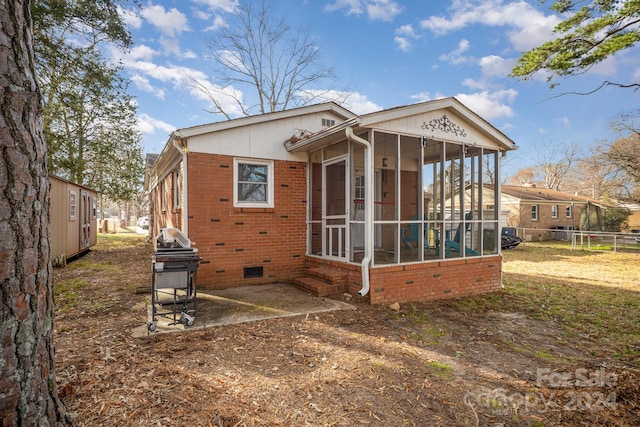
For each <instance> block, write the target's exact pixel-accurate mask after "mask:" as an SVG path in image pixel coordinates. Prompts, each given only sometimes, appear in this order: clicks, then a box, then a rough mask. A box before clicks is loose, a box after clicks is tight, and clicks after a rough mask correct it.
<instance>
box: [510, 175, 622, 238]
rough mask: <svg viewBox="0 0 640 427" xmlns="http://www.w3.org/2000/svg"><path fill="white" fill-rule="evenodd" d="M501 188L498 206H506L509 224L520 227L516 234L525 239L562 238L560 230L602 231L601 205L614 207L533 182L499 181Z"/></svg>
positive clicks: (603, 207)
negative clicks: (530, 183)
mask: <svg viewBox="0 0 640 427" xmlns="http://www.w3.org/2000/svg"><path fill="white" fill-rule="evenodd" d="M501 191H502V193H501V199H502V208H503V209H505V210H509V220H508V222H509V225H510V226H512V227H517V228H518V229H521V230H524V233H523V235H522V236H520V237H523V238H524V239H525V240H548V239H562V240H565V239H567V238H568V233H567V232H566V231H564V232H563V231H562V230H584V231H602V230H603V226H602V212H603V209H608V208H613V207H614V206H612V205H609V204H606V203H602V202H600V201H598V200H594V199H592V198H589V197H584V196H578V195H575V194H568V193H563V192H561V191H555V190H550V189H547V188H538V187H535V186H531V187H520V186H516V185H503V186H502V187H501ZM521 234H522V233H521Z"/></svg>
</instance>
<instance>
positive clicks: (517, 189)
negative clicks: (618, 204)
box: [501, 185, 615, 208]
mask: <svg viewBox="0 0 640 427" xmlns="http://www.w3.org/2000/svg"><path fill="white" fill-rule="evenodd" d="M501 192H502V194H503V195H507V196H510V197H513V198H515V199H518V200H519V201H521V202H543V203H545V202H548V203H554V202H555V203H572V202H573V203H575V202H578V203H591V204H594V205H598V206H602V207H608V208H613V207H615V206H614V205H611V204H608V203H603V202H601V201H599V200H595V199H594V198H589V197H585V196H580V195H577V194H569V193H564V192H562V191H556V190H551V189H549V188H538V187H521V186H518V185H502V186H501Z"/></svg>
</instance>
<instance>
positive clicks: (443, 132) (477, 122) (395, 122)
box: [285, 97, 517, 151]
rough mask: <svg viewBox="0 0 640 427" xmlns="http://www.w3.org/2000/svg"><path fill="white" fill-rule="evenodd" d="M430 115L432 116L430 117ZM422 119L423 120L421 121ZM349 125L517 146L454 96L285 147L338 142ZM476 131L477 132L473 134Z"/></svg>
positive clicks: (353, 121) (352, 121) (355, 121)
mask: <svg viewBox="0 0 640 427" xmlns="http://www.w3.org/2000/svg"><path fill="white" fill-rule="evenodd" d="M435 113H438V114H440V113H446V114H443V115H442V116H441V117H437V116H435V115H434V114H435ZM430 114H431V116H429V115H430ZM448 116H451V117H452V118H454V120H455V121H457V120H461V121H463V122H464V124H466V125H468V126H469V128H470V129H469V131H468V132H467V130H465V128H464V127H461V126H459V125H458V124H457V123H455V122H454V120H451V118H450V117H448ZM425 117H427V120H429V122H428V123H427V122H426V121H423V119H424V118H425ZM421 121H422V123H420V122H421ZM347 127H352V128H353V129H354V132H355V133H356V134H357V133H360V132H362V131H363V130H365V129H375V130H381V131H384V130H386V131H389V132H398V133H403V134H407V135H409V134H412V135H415V136H423V137H427V138H430V139H440V140H455V141H456V142H458V143H470V144H473V145H475V144H476V143H477V140H473V139H472V138H475V137H481V138H483V139H486V140H491V141H492V143H493V144H494V145H495V146H498V147H499V148H500V150H501V151H506V150H513V149H516V148H517V147H516V144H515V143H514V142H513V141H512V140H511V139H509V137H507V136H506V135H505V134H503V133H502V132H501V131H499V130H498V129H496V128H495V127H493V126H492V125H491V124H490V123H489V122H487V121H486V120H484V119H483V118H482V117H480V116H479V115H478V114H476V113H475V112H473V111H472V110H471V109H469V108H468V107H466V106H465V105H464V104H462V103H461V102H460V101H458V100H457V99H456V98H453V97H451V98H442V99H436V100H433V101H426V102H419V103H416V104H411V105H405V106H400V107H393V108H389V109H386V110H381V111H377V112H373V113H368V114H363V115H361V116H356V117H352V118H349V119H347V120H345V121H344V122H342V123H338V124H336V125H335V126H332V127H329V128H326V129H323V130H322V131H320V132H317V133H315V134H312V135H308V136H306V137H305V138H302V139H297V140H295V141H286V142H285V148H286V149H287V150H288V151H310V150H314V149H316V148H319V147H321V146H323V145H329V144H332V143H335V142H338V141H339V140H340V139H341V138H344V130H345V128H347ZM471 128H473V129H471ZM472 133H473V135H471V134H472Z"/></svg>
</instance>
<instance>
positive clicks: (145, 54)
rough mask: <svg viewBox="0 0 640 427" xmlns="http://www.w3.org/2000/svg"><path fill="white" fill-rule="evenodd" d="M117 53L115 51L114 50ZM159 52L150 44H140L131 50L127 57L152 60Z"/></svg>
mask: <svg viewBox="0 0 640 427" xmlns="http://www.w3.org/2000/svg"><path fill="white" fill-rule="evenodd" d="M113 53H115V52H113ZM157 53H158V52H156V51H155V50H153V49H152V48H150V47H149V46H145V45H140V46H135V47H134V48H133V49H131V51H130V52H129V53H128V54H127V57H128V58H129V59H131V60H140V59H142V60H146V61H148V60H151V59H152V58H153V57H154V56H155V55H156V54H157Z"/></svg>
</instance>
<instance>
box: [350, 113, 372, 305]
mask: <svg viewBox="0 0 640 427" xmlns="http://www.w3.org/2000/svg"><path fill="white" fill-rule="evenodd" d="M344 131H345V134H346V136H347V139H348V140H349V141H352V142H355V143H357V144H360V145H363V146H364V148H365V150H364V153H365V154H364V182H365V188H364V191H365V194H364V258H362V262H361V263H360V269H361V270H362V289H360V290H359V291H358V295H360V296H365V295H366V294H368V293H369V287H370V286H369V265H370V264H371V249H372V248H373V244H372V243H373V240H372V239H373V152H372V151H371V144H370V143H369V141H367V140H366V139H362V138H360V137H359V136H356V135H355V134H354V133H353V128H351V127H350V126H347V127H346V128H345V130H344Z"/></svg>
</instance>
